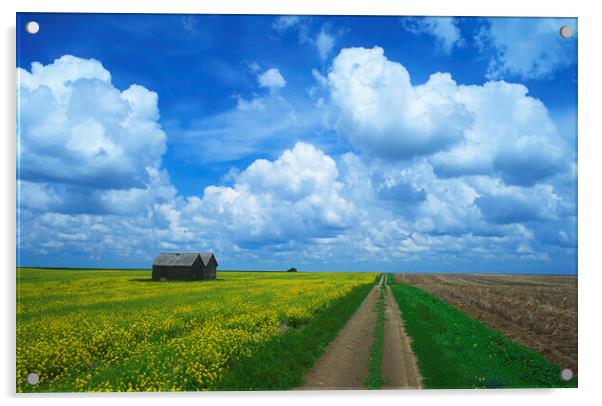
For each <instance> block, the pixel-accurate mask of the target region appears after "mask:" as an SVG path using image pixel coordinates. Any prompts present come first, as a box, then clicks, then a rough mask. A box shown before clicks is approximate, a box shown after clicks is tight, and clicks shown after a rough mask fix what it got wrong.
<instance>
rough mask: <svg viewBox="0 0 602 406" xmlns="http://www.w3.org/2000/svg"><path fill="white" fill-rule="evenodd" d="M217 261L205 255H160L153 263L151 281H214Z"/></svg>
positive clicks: (209, 253)
mask: <svg viewBox="0 0 602 406" xmlns="http://www.w3.org/2000/svg"><path fill="white" fill-rule="evenodd" d="M217 266H218V264H217V260H216V259H215V256H214V255H213V253H211V252H207V253H200V252H194V253H162V254H159V256H158V257H157V258H156V259H155V262H153V280H154V281H162V280H188V281H194V280H200V279H215V275H216V272H217Z"/></svg>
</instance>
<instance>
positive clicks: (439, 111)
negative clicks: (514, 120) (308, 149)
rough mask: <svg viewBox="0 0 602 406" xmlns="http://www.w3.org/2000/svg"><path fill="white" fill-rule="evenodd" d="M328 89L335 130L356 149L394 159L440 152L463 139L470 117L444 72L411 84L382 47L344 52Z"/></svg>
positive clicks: (333, 69)
mask: <svg viewBox="0 0 602 406" xmlns="http://www.w3.org/2000/svg"><path fill="white" fill-rule="evenodd" d="M327 78H328V87H329V90H330V96H331V99H332V101H333V102H334V104H335V105H336V106H337V107H338V108H339V109H340V118H339V120H338V121H337V123H336V126H337V129H338V130H339V131H340V132H341V133H343V134H345V135H347V136H349V138H350V139H351V141H352V143H353V144H354V145H356V146H358V147H359V148H362V149H364V150H367V151H369V152H371V153H374V154H376V155H379V156H383V157H387V158H392V159H399V158H408V157H412V156H415V155H425V154H430V153H433V152H435V151H437V150H440V149H443V148H446V147H447V146H449V145H450V144H453V143H455V142H458V141H459V140H461V139H462V137H463V130H464V129H465V128H466V127H467V125H468V123H469V120H470V116H469V115H468V112H467V111H466V109H465V107H464V106H463V105H462V104H460V103H458V102H457V101H456V100H455V97H456V88H457V85H456V83H455V82H454V81H453V80H452V78H451V76H450V75H449V74H441V73H438V74H434V75H432V76H431V78H430V79H429V81H428V82H427V83H425V84H423V85H419V86H413V85H412V83H411V81H410V75H409V73H408V71H407V70H406V69H405V67H404V66H403V65H401V64H400V63H397V62H393V61H390V60H389V59H387V57H386V56H385V55H384V51H383V49H382V48H379V47H375V48H372V49H365V48H346V49H343V50H342V51H341V52H340V53H339V55H338V56H337V57H336V58H335V59H334V61H333V63H332V67H331V70H330V72H329V73H328V76H327Z"/></svg>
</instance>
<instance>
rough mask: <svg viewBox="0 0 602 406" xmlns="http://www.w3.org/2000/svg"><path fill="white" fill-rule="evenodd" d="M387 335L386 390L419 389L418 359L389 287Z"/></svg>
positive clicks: (387, 290) (386, 306) (385, 347)
mask: <svg viewBox="0 0 602 406" xmlns="http://www.w3.org/2000/svg"><path fill="white" fill-rule="evenodd" d="M385 298H386V301H385V332H384V333H385V334H384V342H383V366H382V377H383V378H384V379H385V380H386V381H387V383H386V384H385V385H384V386H383V388H386V389H418V388H421V387H422V378H421V376H420V372H419V371H418V365H417V363H416V357H415V356H414V354H413V353H412V348H411V347H410V338H409V337H408V336H407V335H406V333H405V330H404V327H403V320H402V318H401V312H400V310H399V306H398V305H397V302H396V301H395V298H394V297H393V292H391V288H390V287H389V286H387V287H386V294H385Z"/></svg>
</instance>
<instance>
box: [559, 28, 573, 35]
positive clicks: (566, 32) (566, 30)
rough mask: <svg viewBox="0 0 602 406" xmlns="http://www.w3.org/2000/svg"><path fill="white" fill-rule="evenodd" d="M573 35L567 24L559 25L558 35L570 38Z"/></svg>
mask: <svg viewBox="0 0 602 406" xmlns="http://www.w3.org/2000/svg"><path fill="white" fill-rule="evenodd" d="M572 35H573V30H572V29H571V27H569V26H568V25H563V26H562V27H560V36H561V37H562V38H571V36H572Z"/></svg>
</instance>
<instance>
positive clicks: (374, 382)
mask: <svg viewBox="0 0 602 406" xmlns="http://www.w3.org/2000/svg"><path fill="white" fill-rule="evenodd" d="M375 311H376V317H377V318H376V324H375V326H374V343H373V344H372V348H371V349H370V363H369V364H368V376H367V377H366V380H365V381H364V386H365V387H366V388H368V389H379V388H380V387H381V386H383V385H384V384H386V383H387V382H386V380H384V379H383V377H382V365H383V342H384V338H385V337H384V336H385V288H384V286H383V287H381V290H380V294H379V296H378V301H377V302H376V310H375Z"/></svg>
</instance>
